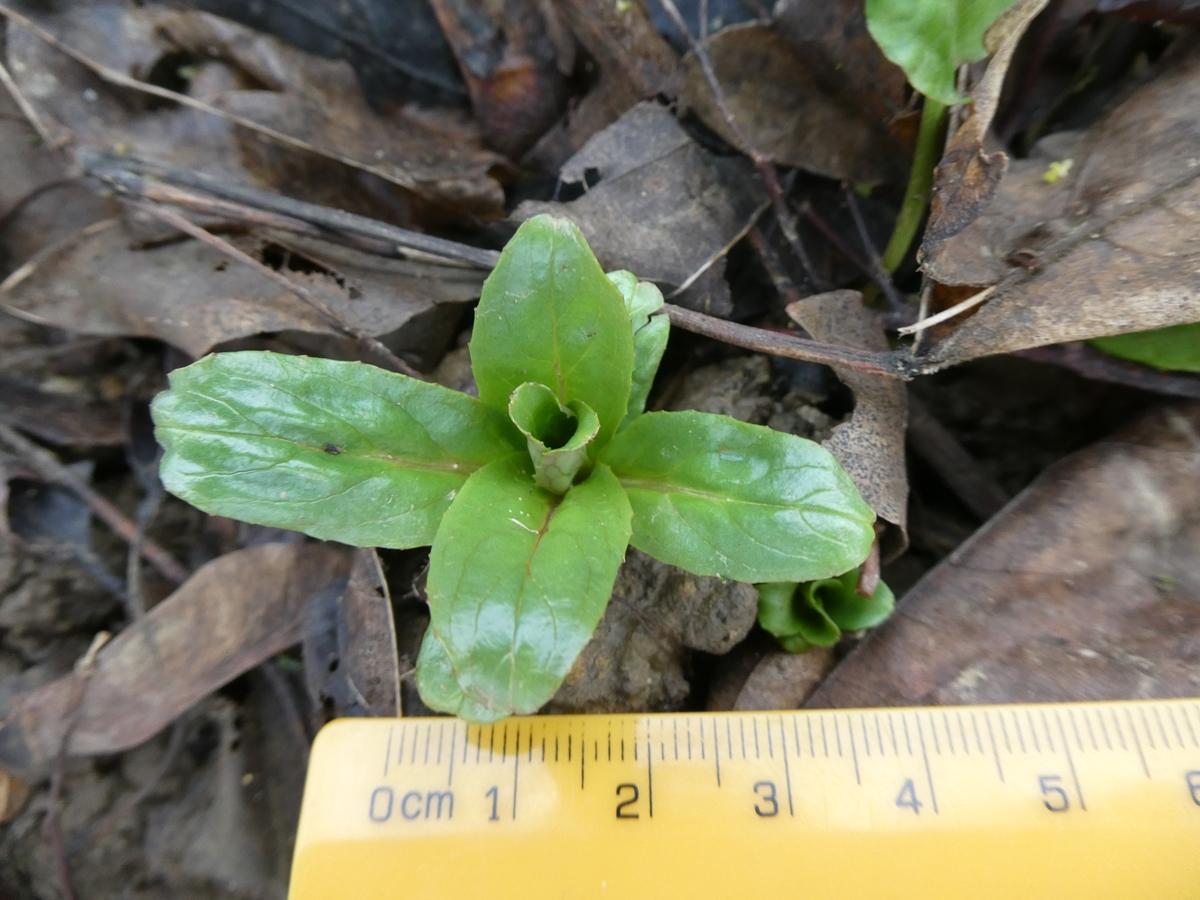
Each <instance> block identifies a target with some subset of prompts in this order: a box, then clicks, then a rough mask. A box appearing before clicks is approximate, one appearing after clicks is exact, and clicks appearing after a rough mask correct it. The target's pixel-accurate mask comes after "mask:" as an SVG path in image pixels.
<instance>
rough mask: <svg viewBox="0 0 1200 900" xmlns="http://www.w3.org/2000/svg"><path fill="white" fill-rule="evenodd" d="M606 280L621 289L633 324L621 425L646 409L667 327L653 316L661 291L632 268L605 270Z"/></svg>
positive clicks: (667, 322)
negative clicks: (626, 400) (630, 368)
mask: <svg viewBox="0 0 1200 900" xmlns="http://www.w3.org/2000/svg"><path fill="white" fill-rule="evenodd" d="M608 277H609V280H610V281H612V283H613V284H615V285H616V286H617V289H618V290H619V291H620V292H621V299H622V300H624V301H625V309H626V310H627V311H628V313H629V322H630V324H631V325H632V326H633V385H632V387H631V388H630V391H629V405H628V408H627V409H626V412H625V419H624V421H623V422H622V423H621V427H622V428H623V427H625V425H627V424H629V422H630V421H632V420H633V419H635V418H636V417H637V416H640V415H641V414H642V413H643V412H644V411H645V409H646V398H647V397H648V396H650V388H651V387H652V386H653V384H654V376H655V375H656V374H657V372H658V364H659V363H660V362H662V357H663V352H664V351H665V350H666V349H667V337H668V335H669V334H670V331H671V323H670V320H668V319H667V317H666V316H655V315H653V314H654V313H656V312H658V310H660V309H662V306H663V295H662V291H660V290H659V289H658V288H657V287H656V286H655V285H653V284H651V283H650V282H648V281H638V280H637V276H635V275H634V274H633V273H632V272H624V271H619V272H609V273H608Z"/></svg>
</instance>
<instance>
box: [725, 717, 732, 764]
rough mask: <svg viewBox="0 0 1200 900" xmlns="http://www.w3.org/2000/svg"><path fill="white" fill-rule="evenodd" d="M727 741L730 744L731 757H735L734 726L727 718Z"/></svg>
mask: <svg viewBox="0 0 1200 900" xmlns="http://www.w3.org/2000/svg"><path fill="white" fill-rule="evenodd" d="M725 742H726V743H727V744H728V745H729V758H730V759H733V726H732V725H730V724H729V720H728V719H726V720H725Z"/></svg>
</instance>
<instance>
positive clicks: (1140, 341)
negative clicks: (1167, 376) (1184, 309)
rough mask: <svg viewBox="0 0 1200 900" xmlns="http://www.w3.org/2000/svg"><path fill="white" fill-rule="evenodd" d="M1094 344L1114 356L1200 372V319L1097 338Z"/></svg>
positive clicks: (1156, 366) (1156, 365)
mask: <svg viewBox="0 0 1200 900" xmlns="http://www.w3.org/2000/svg"><path fill="white" fill-rule="evenodd" d="M1092 343H1093V344H1094V345H1095V346H1096V347H1099V348H1100V349H1101V350H1103V351H1104V352H1105V353H1108V354H1110V355H1111V356H1119V357H1120V358H1121V359H1129V360H1133V361H1134V362H1139V363H1144V364H1145V365H1148V366H1154V367H1155V368H1156V369H1168V370H1171V371H1175V372H1200V322H1194V323H1192V324H1188V325H1172V326H1171V327H1169V328H1156V329H1154V330H1153V331H1135V332H1131V333H1129V334H1115V335H1113V336H1112V337H1103V338H1096V339H1095V340H1093V341H1092Z"/></svg>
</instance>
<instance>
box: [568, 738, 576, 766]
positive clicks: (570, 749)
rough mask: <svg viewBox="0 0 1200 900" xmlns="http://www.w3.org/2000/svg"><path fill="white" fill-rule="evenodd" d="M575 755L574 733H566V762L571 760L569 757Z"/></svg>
mask: <svg viewBox="0 0 1200 900" xmlns="http://www.w3.org/2000/svg"><path fill="white" fill-rule="evenodd" d="M574 755H575V735H573V734H568V735H567V762H570V761H571V757H572V756H574Z"/></svg>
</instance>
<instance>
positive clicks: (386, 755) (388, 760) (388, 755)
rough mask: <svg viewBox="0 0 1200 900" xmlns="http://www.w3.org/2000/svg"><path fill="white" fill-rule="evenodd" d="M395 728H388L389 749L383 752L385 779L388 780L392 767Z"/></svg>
mask: <svg viewBox="0 0 1200 900" xmlns="http://www.w3.org/2000/svg"><path fill="white" fill-rule="evenodd" d="M395 730H396V728H395V726H391V727H389V728H388V739H387V748H386V749H385V750H384V751H383V777H384V778H387V773H388V768H389V767H390V766H391V765H392V732H394V731H395Z"/></svg>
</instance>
